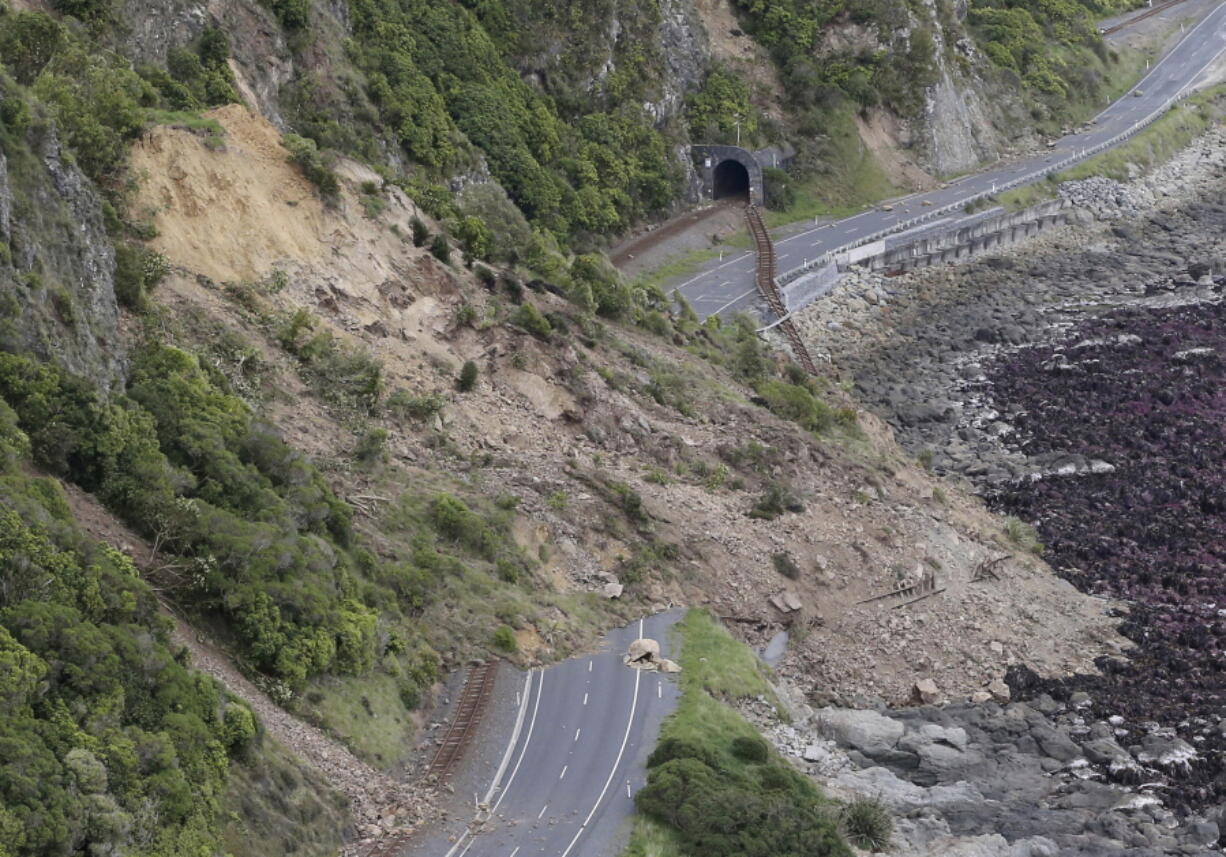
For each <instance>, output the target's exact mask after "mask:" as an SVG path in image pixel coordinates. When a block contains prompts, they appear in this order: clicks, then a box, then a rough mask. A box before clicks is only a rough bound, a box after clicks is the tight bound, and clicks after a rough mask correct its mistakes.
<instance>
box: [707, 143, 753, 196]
mask: <svg viewBox="0 0 1226 857" xmlns="http://www.w3.org/2000/svg"><path fill="white" fill-rule="evenodd" d="M690 154H691V155H692V156H693V158H694V162H695V164H694V165H695V167H696V169H697V170H698V175H699V176H700V178H701V179H702V195H703V196H704V197H705V198H707V199H731V198H735V197H737V196H740V197H742V198H746V199H748V201H749V202H751V203H753V204H754V205H763V204H764V203H765V202H766V195H765V191H764V190H763V183H762V165H761V164H760V163H758V159H757V158H756V157H754V154H753V152H750V151H749V150H748V149H742V148H741V147H740V146H716V145H693V146H690Z"/></svg>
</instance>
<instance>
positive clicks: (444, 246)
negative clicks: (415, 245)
mask: <svg viewBox="0 0 1226 857" xmlns="http://www.w3.org/2000/svg"><path fill="white" fill-rule="evenodd" d="M430 255H431V256H433V257H434V258H435V259H438V260H439V261H440V262H442V263H443V264H444V265H450V264H451V245H450V244H449V243H448V242H447V236H446V235H442V234H439V235H435V236H434V240H433V241H431V242H430Z"/></svg>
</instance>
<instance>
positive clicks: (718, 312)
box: [714, 286, 758, 315]
mask: <svg viewBox="0 0 1226 857" xmlns="http://www.w3.org/2000/svg"><path fill="white" fill-rule="evenodd" d="M757 290H758V287H757V286H754V287H753V288H752V289H750V290H749V291H747V292H744V293H742V294H739V295H737V296H736V297H735V298H733V299H732V300H730V301H728V303H726V304H724V305H723V306H722V307H720V308H719V309H717V310H716V311H715V313H714V315H719V314H720V313H721V312H723V311H724V310H726V309H727V308H728V307H730V306H732V305H733V304H734V303H736V302H737V301H739V300H742V299H743V298H746V297H748V296H749V295H752V294H753V293H754V292H756V291H757Z"/></svg>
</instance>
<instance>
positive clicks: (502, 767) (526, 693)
mask: <svg viewBox="0 0 1226 857" xmlns="http://www.w3.org/2000/svg"><path fill="white" fill-rule="evenodd" d="M532 674H533V671H532V670H529V671H528V674H527V675H526V676H524V689H523V696H522V701H521V702H520V706H519V714H517V715H516V716H515V727H514V729H512V730H511V740H510V741H509V742H508V743H507V749H506V751H505V752H504V753H503V754H502V761H501V762H500V763H499V764H498V770H497V771H495V772H494V778H493V779H492V780H491V781H490V788H489V791H487V792H486V793H485V800H483V801H482V803H485V804H489V802H490V798H491V797H493V795H494V790H495V789H497V788H498V781H499V780H500V779H502V775H503V774H504V773H505V772H506V769H507V763H508V762H509V761H510V759H511V753H512V752H513V751H514V750H515V743H516V742H517V741H518V740H519V732H520V729H522V728H523V725H524V714H525V713H526V712H527V710H528V700H529V699H530V698H531V697H532ZM515 696H516V699H521V697H520V694H519V693H516V694H515ZM540 701H541V700H540V697H539V696H538V697H537V705H540ZM532 719H533V721H535V720H536V713H535V711H534V712H533V716H532ZM528 731H529V735H531V729H529V730H528ZM520 758H521V759H522V758H523V754H522V753H521V754H520ZM518 767H519V766H518V765H516V768H517V769H518ZM508 785H510V783H509V782H508ZM504 792H505V790H504ZM498 801H499V803H501V802H502V798H499V799H498ZM495 806H497V805H495ZM471 835H472V827H466V828H464V832H463V833H461V834H460V837H459V838H458V839H457V840H456V841H455V844H454V845H452V846H451V848H449V849H448V850H447V853H446V854H445V855H444V857H451V855H453V854H455V850H456V849H457V848H459V847H460V846H461V845H463V844H464V840H466V839H468V837H470V836H471ZM472 847H473V844H472V843H471V842H469V843H468V845H467V846H466V847H465V848H464V850H463V851H461V852H460V857H464V855H465V854H467V853H468V849H469V848H472Z"/></svg>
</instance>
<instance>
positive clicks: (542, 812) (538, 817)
mask: <svg viewBox="0 0 1226 857" xmlns="http://www.w3.org/2000/svg"><path fill="white" fill-rule="evenodd" d="M547 809H549V804H545V805H544V806H543V807H541V811H540V812H538V813H537V814H536V817H537V819H538V820H539V819H540V817H541V816H542V815H544V814H545V810H547Z"/></svg>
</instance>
